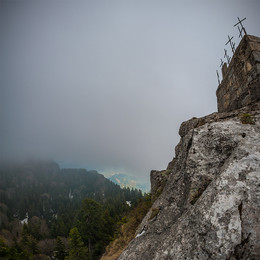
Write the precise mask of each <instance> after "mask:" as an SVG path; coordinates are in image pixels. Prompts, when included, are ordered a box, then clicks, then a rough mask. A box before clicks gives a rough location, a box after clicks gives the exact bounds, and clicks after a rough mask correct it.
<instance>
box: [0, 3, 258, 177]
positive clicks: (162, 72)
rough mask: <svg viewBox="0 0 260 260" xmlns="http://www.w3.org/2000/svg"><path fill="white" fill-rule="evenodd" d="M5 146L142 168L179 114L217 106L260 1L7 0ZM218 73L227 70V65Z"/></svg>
mask: <svg viewBox="0 0 260 260" xmlns="http://www.w3.org/2000/svg"><path fill="white" fill-rule="evenodd" d="M0 8H1V13H0V19H1V20H0V22H1V36H0V57H1V60H0V63H1V72H0V73H1V75H0V76H1V77H0V80H1V81H0V88H1V89H0V91H1V92H0V103H1V107H0V110H1V112H0V117H1V118H0V119H1V126H0V141H1V144H0V146H1V147H0V155H1V158H2V159H12V160H17V159H21V158H27V157H35V158H44V159H45V158H48V159H53V160H55V161H57V162H58V163H60V165H61V166H62V167H85V168H87V169H96V170H98V171H100V172H104V173H106V172H123V173H128V174H132V175H136V176H139V177H143V178H145V179H148V178H149V172H150V170H152V169H165V168H166V167H167V164H168V162H169V161H170V160H171V159H172V157H173V156H174V147H175V146H176V145H177V143H178V142H179V135H178V129H179V126H180V124H181V122H182V121H185V120H188V119H190V118H191V117H194V116H196V117H200V116H204V115H207V114H209V113H212V112H215V111H217V104H216V95H215V92H216V89H217V86H218V83H217V76H216V70H217V69H218V70H219V73H220V58H222V59H223V60H224V48H226V49H227V50H228V53H229V55H230V56H231V49H230V47H229V46H225V43H226V42H227V41H228V35H230V36H234V38H233V40H234V42H236V44H238V43H239V40H240V39H239V38H238V34H239V33H238V29H237V28H236V27H234V26H233V25H234V24H235V23H236V22H237V17H240V19H242V18H244V17H247V19H246V20H245V21H244V23H243V24H244V26H245V28H246V30H247V32H248V34H252V35H256V36H260V26H259V24H260V16H259V10H260V1H258V0H256V1H245V0H244V1H235V0H232V1H192V0H190V1H174V0H172V1H170V0H169V1H167V0H160V1H155V0H150V1H148V0H147V1H146V0H138V1H137V0H136V1H135V0H120V1H119V0H118V1H116V0H111V1H105V0H99V1H94V0H93V1H77V0H73V1H72V0H71V1H69V0H52V1H49V0H44V1H40V0H39V1H35V0H32V1H27V0H17V1H13V0H2V1H1V2H0ZM220 74H221V73H220Z"/></svg>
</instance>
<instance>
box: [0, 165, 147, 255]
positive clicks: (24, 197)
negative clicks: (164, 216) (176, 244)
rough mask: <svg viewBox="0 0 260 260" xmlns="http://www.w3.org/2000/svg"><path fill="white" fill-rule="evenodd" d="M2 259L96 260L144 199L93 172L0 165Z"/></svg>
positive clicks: (141, 195) (133, 190) (54, 166)
mask: <svg viewBox="0 0 260 260" xmlns="http://www.w3.org/2000/svg"><path fill="white" fill-rule="evenodd" d="M0 179H1V182H0V257H1V259H58V260H63V259H91V260H95V259H100V258H101V256H102V255H103V254H104V252H105V248H106V246H107V245H108V244H109V243H110V242H111V241H113V240H115V239H116V237H117V236H118V232H119V230H120V226H121V225H122V223H123V222H124V220H125V219H126V216H127V215H129V212H131V211H133V209H135V208H136V206H137V204H138V203H140V201H142V200H143V199H144V195H143V194H142V192H141V191H140V190H137V189H130V188H123V189H122V188H120V187H119V186H118V185H117V184H114V183H113V182H111V181H110V180H108V179H106V178H105V177H104V176H103V175H101V174H99V173H98V172H96V171H88V170H85V169H60V167H59V165H58V164H57V163H55V162H53V161H38V160H29V161H26V162H23V163H10V162H9V163H1V164H0Z"/></svg>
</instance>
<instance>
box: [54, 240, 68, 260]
mask: <svg viewBox="0 0 260 260" xmlns="http://www.w3.org/2000/svg"><path fill="white" fill-rule="evenodd" d="M54 256H55V259H57V260H64V259H65V256H66V250H65V245H64V243H63V242H62V240H61V238H60V237H57V239H56V244H55V248H54Z"/></svg>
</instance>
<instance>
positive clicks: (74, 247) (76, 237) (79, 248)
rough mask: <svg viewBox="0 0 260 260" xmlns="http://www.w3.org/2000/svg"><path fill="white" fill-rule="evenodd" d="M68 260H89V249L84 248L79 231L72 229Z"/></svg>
mask: <svg viewBox="0 0 260 260" xmlns="http://www.w3.org/2000/svg"><path fill="white" fill-rule="evenodd" d="M65 259H66V260H87V259H88V249H87V247H85V246H84V243H83V241H82V238H81V236H80V234H79V231H78V229H77V228H76V227H75V228H72V229H71V230H70V235H69V255H68V256H67V257H66V258H65Z"/></svg>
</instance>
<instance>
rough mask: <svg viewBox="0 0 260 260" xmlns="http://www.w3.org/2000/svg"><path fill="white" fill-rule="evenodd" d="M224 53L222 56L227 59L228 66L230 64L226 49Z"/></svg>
mask: <svg viewBox="0 0 260 260" xmlns="http://www.w3.org/2000/svg"><path fill="white" fill-rule="evenodd" d="M224 51H225V55H224V58H226V59H227V62H228V64H229V63H230V57H229V56H228V54H227V50H226V49H224Z"/></svg>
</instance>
